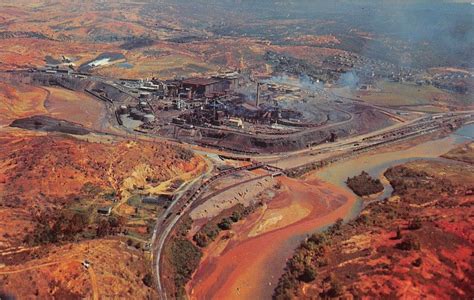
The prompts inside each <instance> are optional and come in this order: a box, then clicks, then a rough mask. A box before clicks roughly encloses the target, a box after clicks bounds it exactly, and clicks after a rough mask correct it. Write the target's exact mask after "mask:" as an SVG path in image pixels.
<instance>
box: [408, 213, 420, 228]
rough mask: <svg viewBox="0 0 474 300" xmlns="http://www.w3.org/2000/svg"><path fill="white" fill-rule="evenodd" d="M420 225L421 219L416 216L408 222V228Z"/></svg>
mask: <svg viewBox="0 0 474 300" xmlns="http://www.w3.org/2000/svg"><path fill="white" fill-rule="evenodd" d="M421 226H422V224H421V219H420V217H418V216H417V217H415V218H414V219H413V220H411V221H410V223H408V229H410V230H417V229H420V228H421Z"/></svg>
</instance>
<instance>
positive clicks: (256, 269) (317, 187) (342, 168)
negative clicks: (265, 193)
mask: <svg viewBox="0 0 474 300" xmlns="http://www.w3.org/2000/svg"><path fill="white" fill-rule="evenodd" d="M473 139H474V124H472V125H468V126H465V127H463V128H461V129H459V130H458V131H456V132H454V133H453V134H451V135H449V136H448V137H445V138H441V139H438V140H434V141H429V142H424V143H421V144H418V145H416V146H413V147H411V148H409V149H406V150H399V151H396V150H395V151H392V152H385V153H381V154H366V155H363V156H359V157H356V158H354V159H351V160H348V161H342V162H339V163H336V164H333V165H331V166H329V167H327V168H325V169H322V170H320V171H318V172H316V173H314V174H311V175H310V176H309V177H308V178H307V179H306V180H296V179H290V178H282V179H281V180H282V184H283V186H285V187H286V191H285V192H283V193H280V194H279V195H278V196H277V197H276V198H274V199H273V200H272V201H271V202H270V204H269V212H270V211H273V212H274V213H276V212H278V211H281V209H280V210H279V209H277V207H275V206H279V205H281V207H288V208H290V207H293V206H295V204H296V205H302V206H304V207H306V208H307V211H309V212H310V213H308V214H307V215H306V216H305V217H303V218H301V219H299V220H295V221H294V222H292V223H290V224H288V223H285V224H284V225H283V224H282V226H280V227H276V228H274V229H272V230H269V231H267V232H264V233H262V234H260V235H258V236H252V235H250V234H248V233H249V230H245V229H237V228H236V230H235V231H236V238H233V239H231V240H229V241H227V243H228V244H227V245H226V246H224V249H223V251H218V253H209V255H208V256H207V258H206V259H204V261H202V262H201V264H200V266H199V268H198V270H197V272H196V273H195V274H194V276H193V279H192V280H191V282H190V283H189V284H188V286H187V293H188V295H189V296H190V298H191V299H271V296H272V293H273V289H274V288H275V286H276V284H277V283H278V278H279V277H280V275H281V274H282V272H283V269H284V266H285V263H286V259H287V258H288V257H290V256H291V254H292V253H293V251H294V249H295V247H297V245H298V244H299V243H300V242H301V240H303V239H304V238H305V236H306V235H307V234H310V233H313V232H316V231H320V230H323V229H325V228H326V227H327V226H329V225H330V224H332V223H333V222H335V221H336V220H337V218H340V217H343V218H345V219H346V220H348V219H352V218H354V217H356V216H357V215H358V214H359V213H360V210H361V209H362V206H363V201H362V199H360V198H357V197H356V196H355V195H354V194H353V193H352V192H351V191H350V190H349V189H348V188H347V187H346V185H345V180H346V179H347V177H349V176H354V175H357V174H360V172H361V171H363V170H365V171H367V172H368V173H369V174H371V175H372V176H374V177H377V178H381V176H382V174H383V173H384V172H385V170H386V169H387V168H389V167H391V166H394V165H397V164H401V163H404V162H407V161H412V160H416V159H437V158H438V157H439V156H440V155H442V154H444V153H446V152H448V151H449V150H451V149H453V148H454V147H455V146H457V145H459V144H461V143H464V142H466V141H469V140H473ZM384 185H385V190H384V192H383V193H382V195H380V196H379V197H378V198H380V199H383V198H384V197H387V196H389V195H390V194H391V192H392V190H391V187H390V185H389V184H388V183H387V182H384ZM292 205H293V206H292ZM271 206H274V207H273V208H271ZM290 216H291V212H288V211H286V213H282V216H281V217H282V219H285V218H286V219H288V217H290ZM252 224H254V225H255V223H252ZM252 224H249V226H253V225H252ZM212 252H213V251H212Z"/></svg>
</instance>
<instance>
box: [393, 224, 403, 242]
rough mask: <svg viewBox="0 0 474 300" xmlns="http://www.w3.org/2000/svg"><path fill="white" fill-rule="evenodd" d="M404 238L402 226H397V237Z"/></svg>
mask: <svg viewBox="0 0 474 300" xmlns="http://www.w3.org/2000/svg"><path fill="white" fill-rule="evenodd" d="M401 238H402V231H401V230H400V226H397V235H396V236H395V239H397V240H399V239H401Z"/></svg>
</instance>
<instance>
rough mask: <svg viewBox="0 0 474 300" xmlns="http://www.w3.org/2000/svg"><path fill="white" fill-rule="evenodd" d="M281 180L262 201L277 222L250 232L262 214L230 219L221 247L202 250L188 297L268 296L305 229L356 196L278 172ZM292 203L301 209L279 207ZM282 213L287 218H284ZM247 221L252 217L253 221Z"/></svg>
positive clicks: (343, 209) (341, 211) (344, 209)
mask: <svg viewBox="0 0 474 300" xmlns="http://www.w3.org/2000/svg"><path fill="white" fill-rule="evenodd" d="M281 183H282V185H283V186H284V187H285V188H286V190H285V191H283V192H281V193H279V194H278V195H277V196H276V197H275V198H274V199H273V200H272V201H271V202H270V203H269V204H268V207H267V211H278V212H279V213H282V214H283V215H282V218H281V223H282V224H281V223H280V224H279V223H277V224H272V226H270V227H269V228H267V231H264V232H259V234H257V235H253V236H252V237H249V232H251V230H252V227H253V228H255V227H256V226H257V225H258V222H261V221H262V218H258V220H254V219H255V218H249V219H248V220H246V221H245V222H244V224H242V225H240V224H236V225H235V226H234V227H235V234H234V238H233V239H231V240H230V241H227V242H226V243H227V246H226V247H225V249H224V250H223V251H222V252H221V253H220V254H217V255H213V253H206V255H205V256H204V257H205V258H204V260H203V261H202V262H201V264H200V267H199V268H198V270H197V271H196V273H195V274H194V277H193V279H192V280H191V281H190V283H189V284H188V285H187V293H188V295H189V297H190V298H191V299H262V298H270V297H271V295H272V293H273V289H274V288H275V286H276V284H277V282H278V278H279V277H280V275H281V274H282V273H283V269H284V267H285V264H286V259H287V258H288V257H290V256H291V254H292V252H293V250H294V248H296V247H297V246H298V244H299V241H300V240H302V239H303V238H304V236H305V235H306V234H309V233H312V232H314V231H316V230H318V229H321V228H323V227H325V226H327V225H329V224H331V223H333V222H334V221H336V220H337V219H338V218H344V217H345V216H347V215H348V214H349V213H350V211H351V209H352V207H353V206H354V203H355V201H356V198H355V197H354V196H353V195H352V194H351V193H349V192H348V191H345V190H342V189H340V188H338V187H335V186H332V185H329V184H326V183H322V182H321V181H316V180H311V181H298V180H294V179H289V178H281ZM295 203H296V204H298V205H300V207H302V208H304V210H303V211H306V213H304V214H294V213H293V214H291V211H288V210H287V211H285V209H284V207H292V205H293V207H294V205H295ZM307 210H309V212H308V211H307ZM287 215H288V216H289V217H290V219H293V220H292V221H293V222H291V223H288V220H286V216H287ZM295 216H296V217H295ZM298 216H299V218H298ZM252 219H253V220H252ZM285 220H286V221H285ZM249 222H254V224H252V225H253V226H249V225H248V223H249ZM279 225H280V226H279ZM209 249H216V247H211V248H209Z"/></svg>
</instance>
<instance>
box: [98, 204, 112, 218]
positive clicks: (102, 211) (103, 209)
mask: <svg viewBox="0 0 474 300" xmlns="http://www.w3.org/2000/svg"><path fill="white" fill-rule="evenodd" d="M97 212H98V213H99V214H101V215H104V216H109V215H110V213H112V207H110V206H106V207H99V208H98V209H97Z"/></svg>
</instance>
